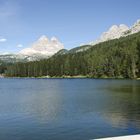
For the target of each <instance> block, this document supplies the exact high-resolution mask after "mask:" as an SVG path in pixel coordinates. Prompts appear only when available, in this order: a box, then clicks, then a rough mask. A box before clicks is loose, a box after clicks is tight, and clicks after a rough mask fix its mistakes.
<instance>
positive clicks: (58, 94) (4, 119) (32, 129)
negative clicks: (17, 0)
mask: <svg viewBox="0 0 140 140" xmlns="http://www.w3.org/2000/svg"><path fill="white" fill-rule="evenodd" d="M139 133H140V81H136V80H94V79H0V140H89V139H94V138H102V137H108V136H121V135H128V134H129V135H130V134H139Z"/></svg>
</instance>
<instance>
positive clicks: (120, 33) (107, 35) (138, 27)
mask: <svg viewBox="0 0 140 140" xmlns="http://www.w3.org/2000/svg"><path fill="white" fill-rule="evenodd" d="M139 31H140V20H137V22H136V23H134V25H133V26H132V27H130V28H129V27H128V26H127V25H125V24H120V25H113V26H111V27H110V28H109V30H108V31H106V32H104V33H102V35H101V36H100V38H99V39H97V40H95V41H94V42H92V43H90V44H91V45H95V44H98V43H100V42H104V41H108V40H112V39H117V38H120V37H124V36H127V35H130V34H134V33H137V32H139Z"/></svg>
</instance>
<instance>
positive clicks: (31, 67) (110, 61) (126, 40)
mask: <svg viewBox="0 0 140 140" xmlns="http://www.w3.org/2000/svg"><path fill="white" fill-rule="evenodd" d="M1 71H2V72H4V73H5V75H6V76H8V77H41V76H49V77H65V76H86V77H92V78H139V77H140V32H139V33H136V34H133V35H130V36H127V37H123V38H120V39H115V40H111V41H107V42H103V43H100V44H97V45H95V46H92V47H90V49H87V50H86V51H82V52H77V53H76V52H68V53H66V54H58V55H54V56H52V57H51V58H49V59H46V60H40V61H34V62H24V63H23V62H22V63H15V64H10V65H7V66H6V67H5V66H3V69H2V68H1Z"/></svg>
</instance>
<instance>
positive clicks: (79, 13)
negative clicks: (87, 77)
mask: <svg viewBox="0 0 140 140" xmlns="http://www.w3.org/2000/svg"><path fill="white" fill-rule="evenodd" d="M139 6H140V0H0V52H2V53H6V52H10V53H17V52H19V51H20V50H22V49H24V48H26V47H30V46H31V44H32V43H33V42H35V41H36V40H37V39H38V38H39V37H40V36H42V35H46V36H47V37H48V38H51V37H53V36H55V37H57V38H58V39H59V40H60V41H61V42H62V43H63V44H64V47H65V48H66V49H71V48H74V47H77V46H79V45H81V44H87V43H89V42H91V41H94V40H96V39H97V38H99V36H100V35H101V33H102V32H104V31H107V30H108V28H110V26H112V25H114V24H117V25H119V24H126V25H128V26H132V25H133V24H134V22H136V20H137V19H140V8H139Z"/></svg>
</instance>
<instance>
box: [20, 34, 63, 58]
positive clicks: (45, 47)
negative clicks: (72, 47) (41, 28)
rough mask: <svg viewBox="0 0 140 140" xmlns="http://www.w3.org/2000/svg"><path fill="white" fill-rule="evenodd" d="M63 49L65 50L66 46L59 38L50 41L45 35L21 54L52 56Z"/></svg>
mask: <svg viewBox="0 0 140 140" xmlns="http://www.w3.org/2000/svg"><path fill="white" fill-rule="evenodd" d="M61 49H64V46H63V44H62V43H61V42H60V41H59V40H58V39H57V38H55V37H52V38H51V39H50V40H49V39H48V38H47V37H46V36H45V35H43V36H41V37H40V38H39V39H38V40H37V41H36V42H35V43H33V44H32V45H31V47H29V48H25V49H23V50H21V51H20V54H23V55H28V56H32V55H38V54H39V55H46V56H52V55H53V54H55V53H57V52H58V51H59V50H61Z"/></svg>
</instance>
